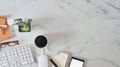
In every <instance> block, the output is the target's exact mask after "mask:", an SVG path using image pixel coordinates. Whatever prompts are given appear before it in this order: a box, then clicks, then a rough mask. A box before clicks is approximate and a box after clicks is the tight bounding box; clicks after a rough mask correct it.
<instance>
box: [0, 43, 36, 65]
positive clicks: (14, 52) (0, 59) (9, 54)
mask: <svg viewBox="0 0 120 67" xmlns="http://www.w3.org/2000/svg"><path fill="white" fill-rule="evenodd" d="M33 62H34V59H33V56H32V52H31V49H30V46H29V45H24V46H20V45H17V46H14V47H8V48H5V49H4V48H3V49H2V50H1V51H0V67H20V66H23V65H26V64H31V63H33Z"/></svg>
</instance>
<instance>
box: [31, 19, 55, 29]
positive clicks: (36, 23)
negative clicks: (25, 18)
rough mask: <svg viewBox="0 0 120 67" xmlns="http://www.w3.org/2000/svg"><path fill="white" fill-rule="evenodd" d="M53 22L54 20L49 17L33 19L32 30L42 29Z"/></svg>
mask: <svg viewBox="0 0 120 67" xmlns="http://www.w3.org/2000/svg"><path fill="white" fill-rule="evenodd" d="M53 20H54V18H51V17H45V18H38V19H33V21H32V22H33V23H32V30H35V29H43V28H45V26H46V25H50V24H51V22H52V21H53Z"/></svg>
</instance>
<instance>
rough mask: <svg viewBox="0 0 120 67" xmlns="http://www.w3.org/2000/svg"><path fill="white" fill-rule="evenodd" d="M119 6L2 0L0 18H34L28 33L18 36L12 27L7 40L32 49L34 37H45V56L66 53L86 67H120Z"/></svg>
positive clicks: (92, 0)
mask: <svg viewBox="0 0 120 67" xmlns="http://www.w3.org/2000/svg"><path fill="white" fill-rule="evenodd" d="M119 3H120V1H119V0H1V1H0V15H10V16H11V17H12V18H18V17H21V18H25V17H28V18H32V19H33V22H32V31H31V32H29V33H19V32H18V31H17V30H18V29H17V28H16V27H15V28H12V29H13V31H14V37H13V38H11V39H8V40H15V39H18V40H20V42H21V44H30V45H32V46H33V48H35V45H34V38H35V37H36V36H37V35H46V36H47V37H48V40H49V43H48V46H47V47H46V54H47V55H48V56H50V57H52V56H53V55H55V54H57V53H59V52H60V51H65V52H68V53H70V54H72V55H73V56H75V57H80V58H83V59H85V61H86V64H85V67H120V64H119V63H120V23H119V22H120V4H119ZM13 27H14V26H13ZM8 40H6V41H8ZM34 52H36V50H34ZM34 56H36V55H34ZM28 67H29V66H28ZM33 67H35V66H33Z"/></svg>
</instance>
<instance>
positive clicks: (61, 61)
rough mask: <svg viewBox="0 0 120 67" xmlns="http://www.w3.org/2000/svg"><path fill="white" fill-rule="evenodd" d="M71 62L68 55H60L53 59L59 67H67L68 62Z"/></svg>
mask: <svg viewBox="0 0 120 67" xmlns="http://www.w3.org/2000/svg"><path fill="white" fill-rule="evenodd" d="M69 60H70V56H69V54H67V53H63V52H61V53H59V54H57V55H55V56H54V57H53V61H54V62H55V63H56V64H57V65H58V66H59V67H67V65H68V61H69Z"/></svg>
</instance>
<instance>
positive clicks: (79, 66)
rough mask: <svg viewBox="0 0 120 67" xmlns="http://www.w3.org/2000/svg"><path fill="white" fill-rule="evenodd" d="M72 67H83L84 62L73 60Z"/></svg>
mask: <svg viewBox="0 0 120 67" xmlns="http://www.w3.org/2000/svg"><path fill="white" fill-rule="evenodd" d="M70 67H83V62H82V61H79V60H75V59H72V60H71V64H70Z"/></svg>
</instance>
